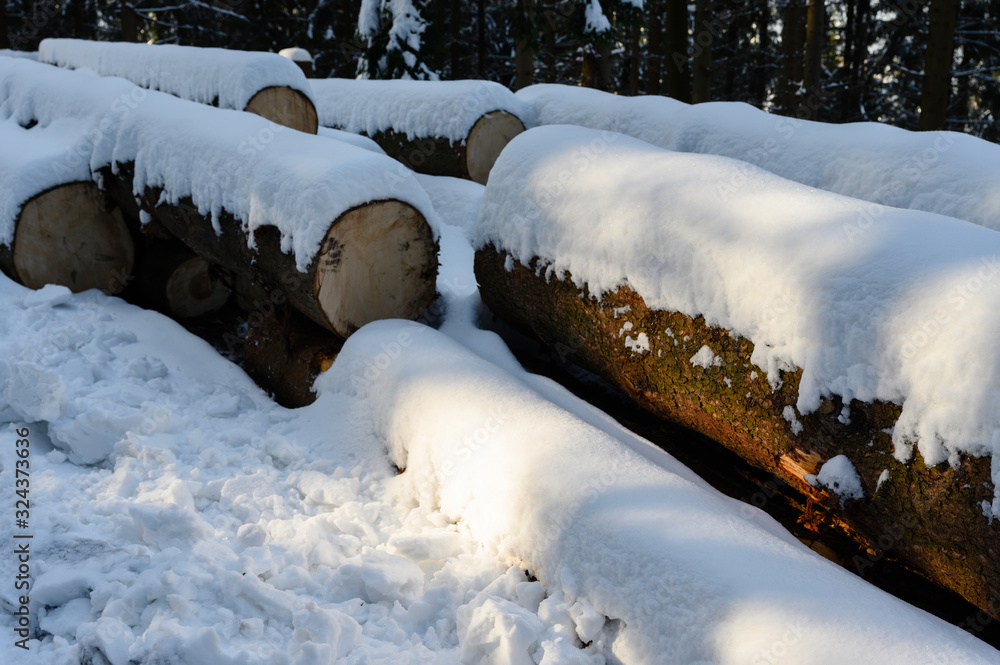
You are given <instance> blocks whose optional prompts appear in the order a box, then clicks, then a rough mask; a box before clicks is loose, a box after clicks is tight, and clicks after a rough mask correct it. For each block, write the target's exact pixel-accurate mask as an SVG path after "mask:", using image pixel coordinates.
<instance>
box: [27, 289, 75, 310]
mask: <svg viewBox="0 0 1000 665" xmlns="http://www.w3.org/2000/svg"><path fill="white" fill-rule="evenodd" d="M72 297H73V292H72V291H70V290H69V289H68V288H67V287H65V286H63V285H61V284H46V285H45V286H43V287H42V288H40V289H38V290H36V291H32V292H31V293H29V294H28V295H26V296H24V306H25V307H58V306H59V305H65V304H66V303H68V302H69V301H70V298H72Z"/></svg>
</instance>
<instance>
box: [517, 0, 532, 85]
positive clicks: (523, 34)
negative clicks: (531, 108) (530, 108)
mask: <svg viewBox="0 0 1000 665" xmlns="http://www.w3.org/2000/svg"><path fill="white" fill-rule="evenodd" d="M516 11H517V16H516V17H515V19H514V90H520V89H521V88H526V87H528V86H529V85H531V84H532V83H534V82H535V0H518V3H517V10H516Z"/></svg>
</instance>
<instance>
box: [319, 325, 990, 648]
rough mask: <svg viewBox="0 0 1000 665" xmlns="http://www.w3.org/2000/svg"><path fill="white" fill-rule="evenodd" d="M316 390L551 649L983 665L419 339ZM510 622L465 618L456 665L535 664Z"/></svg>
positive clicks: (476, 367) (599, 432)
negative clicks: (548, 609)
mask: <svg viewBox="0 0 1000 665" xmlns="http://www.w3.org/2000/svg"><path fill="white" fill-rule="evenodd" d="M317 387H318V389H319V390H320V393H321V395H326V396H330V395H331V394H340V393H347V394H348V395H351V396H352V397H355V398H359V399H361V400H362V401H363V402H364V403H365V404H366V406H367V407H368V408H369V409H370V412H371V417H372V426H373V427H374V431H375V432H376V433H377V435H378V436H379V437H380V438H382V439H384V441H385V442H386V445H387V446H388V449H389V454H390V457H391V459H392V461H393V462H394V463H395V464H396V465H397V466H399V467H401V468H405V471H404V472H403V473H402V475H401V476H399V478H398V479H397V480H396V482H395V486H394V489H395V491H396V493H397V495H398V496H400V497H401V498H402V499H403V500H404V501H409V502H410V503H411V504H414V505H415V504H418V503H419V505H421V506H424V507H426V508H429V509H431V510H434V511H438V510H440V512H441V513H442V514H443V515H445V516H447V518H448V519H449V520H452V521H456V522H458V523H460V524H462V525H464V527H465V528H467V529H468V530H469V532H470V533H471V534H472V535H473V536H474V537H475V538H476V539H477V540H479V541H481V542H482V543H483V544H484V545H485V546H486V547H487V548H488V549H489V550H490V551H495V552H496V554H497V555H498V556H499V557H501V558H502V559H504V560H506V561H509V562H512V563H516V564H518V565H520V566H521V567H522V568H524V569H526V570H528V571H530V572H531V574H533V575H534V576H535V577H537V578H538V579H539V581H541V582H542V583H543V584H544V585H545V587H546V589H547V592H548V593H549V594H550V595H556V594H558V595H561V596H563V597H564V598H565V599H566V604H567V606H569V611H568V613H567V614H568V616H567V617H566V619H567V621H566V624H567V625H566V628H565V630H566V632H563V633H561V634H557V636H558V637H561V638H562V639H563V640H565V641H566V642H567V643H572V642H576V641H577V640H579V641H580V642H583V643H587V642H592V643H593V644H594V645H602V646H604V647H606V648H607V649H608V650H609V651H611V652H612V653H613V654H614V655H615V657H617V658H618V659H619V660H620V662H624V663H634V664H638V663H651V664H652V663H665V662H670V663H674V662H678V663H680V662H699V663H700V662H705V663H708V662H712V663H718V664H720V665H725V664H730V663H731V664H733V665H737V664H740V665H744V664H746V663H753V662H768V663H776V664H777V663H796V664H798V665H802V664H804V663H808V664H815V665H819V664H821V663H823V664H825V663H829V664H830V665H834V664H837V665H840V664H842V663H854V664H862V663H872V664H875V663H878V664H879V665H884V664H886V663H897V662H898V663H906V664H909V663H911V662H934V659H935V658H937V659H939V660H940V661H941V662H945V661H947V662H962V663H974V662H982V663H986V662H991V660H993V659H995V658H996V653H995V652H994V651H993V650H992V649H990V648H988V647H984V646H983V645H982V644H980V643H977V642H976V641H975V640H973V639H972V638H970V636H968V635H965V634H962V633H961V632H960V631H958V630H957V629H955V628H954V627H951V626H947V625H945V624H943V623H941V622H939V621H938V620H937V619H933V618H931V617H929V616H928V615H926V614H924V613H923V612H920V611H917V610H914V609H913V608H911V607H909V606H906V605H905V604H903V603H902V602H900V601H898V600H896V599H895V598H892V597H890V596H888V595H886V594H883V593H882V592H880V591H877V590H875V589H873V588H871V587H869V586H868V585H867V584H866V583H864V582H862V581H861V580H860V579H858V578H856V577H854V576H853V575H851V574H850V573H847V572H846V571H844V570H842V569H840V568H838V567H836V566H834V565H832V564H830V563H829V562H827V561H825V560H824V559H821V558H820V557H818V556H817V555H815V554H814V553H812V552H810V551H809V550H807V549H806V548H805V547H803V546H802V545H800V544H799V543H798V542H797V541H795V539H794V538H792V537H791V536H790V535H788V534H787V533H786V532H784V531H783V530H782V529H781V527H780V526H778V525H777V524H776V523H774V522H773V521H772V520H771V519H770V518H769V517H767V516H766V515H764V514H763V513H760V512H759V511H757V510H756V509H754V508H751V507H750V506H747V505H745V504H741V503H739V502H737V501H734V500H732V499H728V498H726V497H723V496H722V495H720V494H719V493H717V492H716V491H715V490H713V489H711V488H709V487H708V486H707V485H706V484H705V483H704V482H703V481H701V480H700V479H698V478H697V477H696V476H694V475H693V474H692V473H691V472H690V471H689V470H687V469H686V468H685V467H683V466H682V465H680V464H678V463H677V462H676V461H675V460H673V458H671V457H669V456H668V455H666V454H665V453H662V452H661V451H659V450H658V449H655V448H654V447H653V446H651V445H650V444H648V443H647V442H645V441H643V440H641V439H638V438H637V437H635V436H634V435H631V434H629V433H628V432H627V431H625V430H623V429H621V428H619V427H617V426H616V425H615V424H614V423H613V422H611V421H610V420H608V419H606V420H605V421H604V422H603V423H602V424H601V426H600V427H595V426H592V425H589V424H587V423H585V422H584V421H583V420H581V419H580V418H579V417H577V416H576V415H574V414H572V413H569V412H567V411H564V410H562V409H560V408H558V407H556V406H555V405H554V404H552V403H550V402H548V401H547V400H546V399H544V398H543V397H541V395H539V394H538V393H536V392H534V391H533V390H531V389H529V388H528V387H527V386H526V385H525V384H523V383H521V382H520V381H518V380H517V379H515V378H514V377H513V376H512V375H510V374H508V373H507V372H506V371H504V370H501V369H500V368H498V367H497V366H495V365H493V364H491V363H489V362H487V361H485V360H483V359H482V358H480V357H479V356H477V355H475V354H473V353H472V352H470V351H469V350H467V349H466V348H465V347H463V346H462V345H460V344H458V343H457V342H455V341H453V340H451V339H449V338H447V337H445V336H444V335H442V334H440V333H437V332H435V331H433V330H431V329H428V328H425V327H421V326H419V325H418V324H412V323H406V322H392V321H382V322H377V323H373V324H371V325H369V326H367V327H366V328H365V329H363V330H362V331H360V332H359V333H358V334H357V335H355V336H353V337H352V338H351V339H350V340H348V341H347V343H346V345H345V346H344V349H343V351H342V352H341V355H340V356H339V357H338V359H337V361H336V363H335V364H334V366H333V368H332V369H331V370H330V371H329V372H328V373H327V374H324V375H323V376H321V377H320V378H319V379H318V380H317ZM584 408H586V407H584ZM522 604H523V606H524V607H533V605H531V604H529V603H527V602H524V601H522ZM509 605H510V601H507V602H506V603H498V602H493V603H490V602H485V601H484V602H481V604H480V605H479V607H475V608H473V609H472V611H471V612H469V613H468V614H467V615H466V617H467V618H464V620H465V621H468V622H470V623H472V624H475V625H476V626H477V628H478V630H477V631H475V633H474V635H476V636H479V640H478V642H476V641H470V640H467V641H466V642H465V643H463V645H462V655H463V660H464V661H465V662H504V663H524V664H528V663H532V662H537V661H535V660H532V658H531V656H532V655H533V654H534V653H535V649H537V648H538V646H539V645H540V643H542V642H544V640H546V639H549V640H551V639H553V636H551V635H548V636H547V635H545V633H544V630H543V627H542V626H541V625H540V624H539V623H537V621H535V620H534V619H533V617H532V616H531V613H530V610H525V609H523V608H522V613H521V615H520V617H519V618H518V619H514V620H511V618H510V617H506V616H503V612H502V611H501V610H503V609H506V607H507V606H509ZM570 619H572V620H570ZM462 620H463V617H462V616H461V615H460V621H462ZM550 646H551V645H550ZM536 656H537V655H536ZM552 662H557V661H556V660H553V661H552ZM558 662H585V661H582V660H566V661H558ZM610 662H619V661H614V660H612V661H610Z"/></svg>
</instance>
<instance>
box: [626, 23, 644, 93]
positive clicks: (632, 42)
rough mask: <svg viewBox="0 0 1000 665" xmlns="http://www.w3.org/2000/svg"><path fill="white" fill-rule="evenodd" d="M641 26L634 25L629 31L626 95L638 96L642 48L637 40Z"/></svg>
mask: <svg viewBox="0 0 1000 665" xmlns="http://www.w3.org/2000/svg"><path fill="white" fill-rule="evenodd" d="M641 36H642V26H640V25H638V24H636V25H634V26H633V27H632V29H631V30H630V31H629V38H628V94H630V95H633V96H634V95H638V94H639V67H640V65H641V63H642V48H641V46H640V43H639V40H640V37H641Z"/></svg>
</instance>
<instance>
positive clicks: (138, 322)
mask: <svg viewBox="0 0 1000 665" xmlns="http://www.w3.org/2000/svg"><path fill="white" fill-rule="evenodd" d="M420 182H421V184H422V185H423V186H424V187H425V188H426V189H427V190H428V193H429V194H430V196H431V199H432V201H434V203H435V205H436V207H437V208H438V209H439V212H440V213H441V217H442V219H443V220H444V222H445V223H444V225H443V226H442V232H441V244H442V260H443V267H442V271H441V276H440V279H439V289H440V291H441V292H442V293H443V294H444V295H445V299H446V301H447V304H448V310H447V315H446V316H445V318H444V322H443V324H442V325H441V331H440V332H436V331H433V330H431V329H429V328H426V327H421V326H419V325H418V324H413V323H403V322H379V323H376V324H373V325H371V326H368V327H366V328H365V329H363V330H362V331H360V332H359V333H357V334H356V335H355V336H354V337H352V338H351V340H350V341H349V343H348V345H347V346H346V347H345V349H344V352H343V353H342V354H341V356H340V358H338V360H337V362H336V363H335V365H334V367H333V369H332V370H330V372H328V373H327V374H326V375H324V376H323V377H321V379H320V380H319V381H318V383H317V386H318V389H319V393H320V396H319V399H318V401H317V402H316V403H315V404H313V405H312V406H309V407H306V408H303V409H297V410H287V409H284V408H281V407H279V406H277V405H276V404H274V403H273V402H272V401H271V400H270V399H269V398H268V397H267V396H266V395H265V394H263V393H262V392H261V391H260V390H259V389H258V388H257V387H256V386H255V385H254V384H253V383H252V382H251V381H250V380H249V379H248V378H247V377H246V376H245V375H244V374H243V372H242V371H241V370H239V369H238V368H237V367H235V366H234V365H232V364H230V363H228V362H227V361H226V360H224V359H222V358H221V357H220V356H219V355H218V354H217V353H216V352H215V351H214V350H213V349H212V348H211V347H209V346H208V345H207V344H206V343H204V342H202V341H201V340H199V339H197V338H195V337H193V336H191V335H189V334H188V333H187V332H186V331H184V330H183V329H182V328H181V327H180V326H178V325H176V324H174V323H173V322H171V321H169V320H167V319H165V318H164V317H162V316H160V315H158V314H155V313H152V312H147V311H143V310H140V309H138V308H135V307H132V306H130V305H127V304H125V303H123V302H121V301H120V300H117V299H114V298H109V297H105V296H103V295H100V294H98V293H95V292H88V293H85V294H81V295H75V296H71V295H69V294H68V292H66V291H65V290H62V289H59V288H52V287H47V288H46V289H45V290H43V291H40V292H31V291H28V290H26V289H24V288H22V287H20V286H18V285H16V284H14V283H12V282H10V281H9V280H7V279H6V278H3V277H0V311H2V312H3V316H2V317H0V438H2V445H0V459H2V466H3V470H2V473H0V489H2V491H3V493H4V495H5V496H6V502H7V505H8V507H9V509H8V510H7V511H5V512H4V514H3V516H0V540H2V541H3V542H4V543H7V545H5V548H9V549H5V552H6V554H5V555H4V556H3V558H2V560H0V603H2V607H3V612H2V613H0V635H3V639H2V640H0V662H4V663H52V664H58V665H64V664H67V663H73V664H75V663H79V662H86V663H90V662H94V663H105V662H110V663H112V665H125V664H127V663H130V662H135V663H144V664H150V665H152V664H156V663H185V664H187V665H196V664H199V663H205V664H211V665H219V664H224V663H233V664H241V665H242V664H244V663H269V664H270V663H301V664H320V663H331V662H334V661H336V662H343V663H498V664H499V663H503V664H521V663H523V664H525V665H528V664H530V663H542V664H545V665H555V664H566V665H584V664H594V665H598V664H601V663H618V662H625V663H710V662H711V663H724V664H732V665H737V664H757V663H795V664H797V665H803V664H825V663H829V664H831V665H832V664H843V665H857V664H859V663H873V664H874V663H878V664H879V665H883V664H887V663H900V664H903V663H905V664H907V665H909V664H911V663H925V662H926V663H945V662H947V663H996V662H998V659H1000V655H998V654H997V652H996V651H994V650H993V649H991V648H989V647H987V646H986V645H984V644H982V643H980V642H978V641H976V640H974V639H972V638H971V637H969V636H968V635H967V634H965V633H963V632H962V631H960V630H958V629H957V628H954V627H951V626H949V625H947V624H944V623H943V622H941V621H939V620H937V619H934V618H933V617H930V616H929V615H927V614H925V613H923V612H921V611H919V610H916V609H914V608H912V607H910V606H908V605H906V604H904V603H902V602H900V601H898V600H896V599H894V598H891V597H889V596H887V595H885V594H883V593H882V592H880V591H878V590H875V589H874V588H872V587H869V586H868V585H866V584H865V583H864V582H862V581H860V580H859V579H858V578H855V577H853V576H852V575H850V574H849V573H847V572H844V571H843V570H841V569H839V568H837V567H835V566H833V565H832V564H830V563H828V562H826V561H825V560H823V559H821V558H820V557H818V556H817V555H815V554H813V553H812V552H810V551H809V550H807V549H806V548H804V547H803V546H801V545H799V544H798V542H797V541H795V540H794V539H793V538H792V537H791V536H789V535H788V534H787V533H785V532H784V531H783V530H782V529H781V528H780V526H778V525H777V524H776V523H775V522H773V521H772V520H771V519H770V518H768V517H767V516H766V515H764V514H763V513H761V512H759V511H757V510H756V509H754V508H751V507H749V506H745V505H741V504H738V503H736V502H734V501H732V500H730V499H727V498H725V497H723V496H722V495H720V494H718V493H717V492H715V491H714V490H712V489H711V488H710V487H708V486H707V485H706V484H705V483H704V482H703V481H701V480H700V479H698V478H697V477H695V476H694V474H692V473H691V472H690V471H688V470H687V469H685V468H684V467H683V466H681V465H680V464H678V463H677V462H676V461H675V460H673V459H672V458H671V457H669V456H668V455H666V454H664V453H662V452H660V451H659V450H657V449H655V448H654V447H652V446H651V445H649V444H647V443H646V442H644V441H643V440H641V439H639V438H637V437H635V436H633V435H631V434H629V433H628V432H627V431H625V430H623V429H622V428H621V427H619V426H618V425H617V424H616V423H614V422H613V421H611V419H610V418H608V417H607V416H605V415H604V414H602V413H600V412H599V411H597V410H596V409H593V408H592V407H589V406H587V405H585V404H583V403H581V402H579V401H578V400H576V398H574V397H572V396H571V395H570V394H568V393H567V392H566V391H564V390H563V389H562V388H560V387H558V386H557V385H555V384H553V383H551V382H549V381H547V380H545V379H542V378H539V377H535V376H531V375H529V374H527V373H525V372H524V371H523V370H521V369H520V367H519V366H518V365H517V363H516V361H514V359H513V357H512V356H511V354H510V352H509V351H508V350H507V348H506V347H505V346H504V345H503V343H502V342H501V341H500V340H499V338H497V337H496V336H495V335H493V334H492V333H489V332H485V331H482V330H478V329H477V328H476V327H475V325H474V321H475V318H476V317H475V314H476V309H477V307H478V295H477V293H476V290H475V281H474V278H473V275H472V248H471V239H472V235H473V230H474V229H473V227H474V226H475V221H476V211H477V209H478V205H479V201H480V200H481V197H482V188H480V187H479V186H478V185H474V184H471V183H467V182H463V181H455V180H451V179H437V178H425V177H421V178H420ZM25 429H26V430H28V434H27V435H26V436H25V435H24V430H25ZM19 430H20V431H19ZM18 439H22V440H23V439H27V440H28V441H29V444H28V445H27V446H25V445H23V444H21V445H18V443H17V441H18ZM21 450H27V451H29V452H28V453H27V457H21V458H20V459H19V456H18V452H17V451H21ZM22 455H23V454H22ZM24 460H27V462H28V464H22V465H21V467H22V471H23V470H24V469H27V471H28V473H29V475H28V478H29V480H30V490H29V496H30V509H29V510H28V511H27V513H28V514H27V516H26V517H25V519H26V520H27V526H26V527H24V528H22V527H19V526H18V525H17V523H16V522H15V514H14V509H13V508H14V503H15V500H16V499H17V498H18V497H16V496H15V487H16V485H15V480H16V479H15V470H16V468H17V464H18V462H19V461H24ZM397 466H398V467H400V468H405V471H404V472H403V473H401V474H398V473H397V468H396V467H397ZM21 478H22V479H23V478H24V476H23V475H22V476H21ZM23 485H24V484H22V485H21V486H22V487H23ZM16 535H31V536H32V538H31V539H30V540H29V539H25V538H22V539H15V538H13V537H12V536H16ZM25 542H27V543H28V544H29V550H30V555H29V556H28V557H27V558H28V562H27V566H28V568H29V570H30V573H29V574H30V577H31V579H32V580H33V586H32V588H31V590H30V601H29V602H28V604H27V612H28V614H29V616H30V624H31V626H30V630H31V635H32V639H30V640H29V641H28V642H27V643H26V644H25V645H26V646H28V648H29V651H24V650H23V649H21V648H19V647H18V646H17V645H16V641H17V640H18V639H20V638H19V637H18V635H17V633H16V628H17V627H18V616H17V613H18V612H20V611H21V610H20V600H19V598H18V596H19V595H20V593H24V592H18V591H16V590H15V580H16V577H17V574H18V569H17V565H18V564H17V562H16V561H15V556H14V554H13V553H12V550H13V547H14V545H11V543H14V544H16V545H18V546H21V545H23V543H25Z"/></svg>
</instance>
